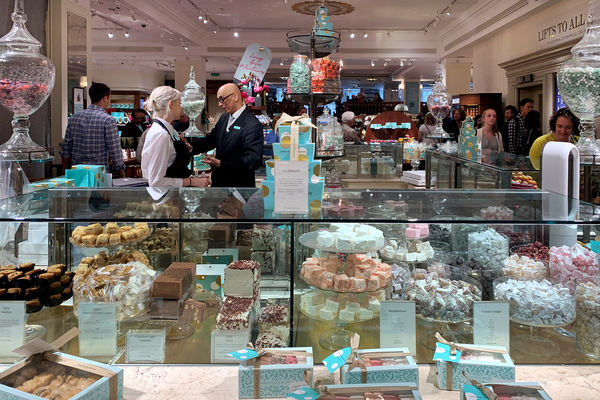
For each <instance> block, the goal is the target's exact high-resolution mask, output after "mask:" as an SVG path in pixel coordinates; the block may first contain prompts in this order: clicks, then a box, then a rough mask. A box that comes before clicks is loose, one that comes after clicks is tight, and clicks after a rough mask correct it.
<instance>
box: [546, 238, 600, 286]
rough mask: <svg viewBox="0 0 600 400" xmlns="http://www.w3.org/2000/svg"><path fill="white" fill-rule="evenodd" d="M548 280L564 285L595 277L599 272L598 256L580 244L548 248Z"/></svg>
mask: <svg viewBox="0 0 600 400" xmlns="http://www.w3.org/2000/svg"><path fill="white" fill-rule="evenodd" d="M549 254H550V278H551V279H553V280H554V281H558V282H561V283H565V284H572V283H575V281H576V280H577V279H582V278H587V277H592V276H597V275H598V274H599V271H600V263H599V258H598V254H596V253H594V252H592V251H591V250H588V249H587V248H585V247H583V246H581V245H580V244H575V246H573V247H568V246H560V247H557V246H552V247H551V248H550V253H549Z"/></svg>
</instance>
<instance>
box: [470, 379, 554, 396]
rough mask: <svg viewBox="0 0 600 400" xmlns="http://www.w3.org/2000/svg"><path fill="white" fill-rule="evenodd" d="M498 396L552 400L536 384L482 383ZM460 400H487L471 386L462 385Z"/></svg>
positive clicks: (479, 391)
mask: <svg viewBox="0 0 600 400" xmlns="http://www.w3.org/2000/svg"><path fill="white" fill-rule="evenodd" d="M483 385H485V386H487V387H488V388H490V389H492V390H493V392H494V393H495V394H497V395H498V396H510V397H511V398H513V397H524V398H534V399H540V400H552V399H551V398H550V396H549V395H548V393H546V392H545V391H544V389H543V388H542V387H541V386H540V384H539V383H537V382H506V383H491V384H490V383H484V384H483ZM460 400H488V397H487V396H486V395H485V394H483V393H482V392H481V390H479V389H478V388H477V387H475V386H473V385H467V384H465V385H463V386H462V387H461V389H460Z"/></svg>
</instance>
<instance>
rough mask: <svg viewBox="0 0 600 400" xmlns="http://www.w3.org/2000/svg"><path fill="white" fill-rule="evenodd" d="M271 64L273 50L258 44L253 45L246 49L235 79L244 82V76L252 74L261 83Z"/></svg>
mask: <svg viewBox="0 0 600 400" xmlns="http://www.w3.org/2000/svg"><path fill="white" fill-rule="evenodd" d="M270 63H271V50H269V49H268V48H267V47H265V46H261V45H260V44H258V43H252V44H250V45H248V47H246V51H244V55H243V56H242V61H240V65H238V67H237V70H236V71H235V75H234V76H233V79H237V80H238V81H241V80H242V76H243V75H248V74H249V73H250V72H252V73H253V74H254V75H256V76H257V77H258V79H259V80H260V81H262V79H263V78H264V77H265V74H266V73H267V69H268V68H269V64H270Z"/></svg>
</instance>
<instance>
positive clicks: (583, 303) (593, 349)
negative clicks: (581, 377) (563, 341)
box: [575, 277, 600, 359]
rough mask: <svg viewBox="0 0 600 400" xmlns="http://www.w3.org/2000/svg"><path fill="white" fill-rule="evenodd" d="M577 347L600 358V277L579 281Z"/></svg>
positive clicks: (593, 356) (576, 327)
mask: <svg viewBox="0 0 600 400" xmlns="http://www.w3.org/2000/svg"><path fill="white" fill-rule="evenodd" d="M575 293H576V299H577V319H576V320H575V330H576V333H577V339H576V340H577V348H578V349H579V351H581V352H583V353H585V354H587V355H588V356H589V357H592V358H595V359H600V278H598V277H594V278H587V279H582V280H578V281H577V286H576V290H575Z"/></svg>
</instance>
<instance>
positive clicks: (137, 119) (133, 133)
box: [121, 109, 148, 150]
mask: <svg viewBox="0 0 600 400" xmlns="http://www.w3.org/2000/svg"><path fill="white" fill-rule="evenodd" d="M146 128H148V124H147V123H146V112H145V111H144V110H142V109H135V110H133V111H132V112H131V122H128V123H127V125H125V126H124V127H123V130H122V131H121V137H123V138H125V137H131V138H133V139H132V143H131V148H132V149H134V150H135V149H137V147H138V142H139V139H140V136H142V133H144V131H145V130H146Z"/></svg>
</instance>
